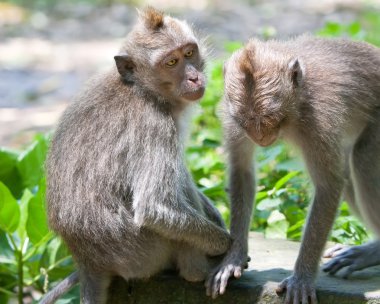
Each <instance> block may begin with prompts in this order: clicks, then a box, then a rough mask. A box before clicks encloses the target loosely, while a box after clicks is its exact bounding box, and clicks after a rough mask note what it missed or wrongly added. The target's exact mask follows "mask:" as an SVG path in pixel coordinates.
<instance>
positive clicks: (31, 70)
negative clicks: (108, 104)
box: [0, 0, 380, 147]
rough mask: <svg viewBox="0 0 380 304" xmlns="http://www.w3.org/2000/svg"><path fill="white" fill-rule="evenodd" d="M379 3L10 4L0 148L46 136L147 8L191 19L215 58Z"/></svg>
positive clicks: (0, 14) (4, 28)
mask: <svg viewBox="0 0 380 304" xmlns="http://www.w3.org/2000/svg"><path fill="white" fill-rule="evenodd" d="M379 3H380V1H379V0H375V1H361V0H308V1H303V0H268V1H267V0H235V1H229V0H196V1H195V0H157V1H149V0H67V1H54V0H13V1H6V2H0V145H6V146H9V147H19V146H20V145H22V144H25V143H27V142H28V141H30V140H31V138H32V137H33V134H34V133H35V131H46V130H49V129H50V128H51V126H52V125H54V123H55V121H56V120H57V117H58V116H59V114H60V113H61V112H62V110H63V109H64V108H65V106H66V104H67V103H68V102H70V100H71V99H72V96H73V95H74V94H75V93H76V92H77V91H78V89H79V88H80V87H81V85H82V84H83V82H84V81H85V80H86V79H87V78H88V77H89V76H90V75H91V74H93V73H94V72H96V71H98V70H100V69H102V68H104V67H106V66H109V65H110V64H112V60H113V55H114V54H116V53H117V51H118V48H119V45H120V42H121V40H122V38H123V37H124V36H125V35H126V33H128V30H129V29H130V27H131V25H132V24H133V22H134V20H135V18H136V14H137V13H136V8H138V7H143V6H145V5H147V4H150V5H154V6H155V7H157V8H159V9H162V10H163V11H165V12H167V13H170V14H172V15H173V16H177V17H180V18H184V19H186V20H188V21H189V22H190V23H192V24H194V26H195V28H197V29H198V30H199V32H201V34H203V35H207V36H208V42H209V44H210V45H211V46H212V48H213V50H214V51H213V53H212V54H213V56H214V57H220V56H222V55H223V52H224V50H225V44H226V42H227V41H246V40H247V39H248V38H249V37H252V36H259V37H263V38H270V37H276V38H286V37H289V36H294V35H298V34H301V33H304V32H311V33H314V32H315V31H317V30H319V29H321V28H322V27H323V26H324V25H325V24H326V23H327V22H329V23H339V24H350V23H353V22H356V21H359V22H360V23H363V22H364V23H365V22H367V21H366V18H368V17H367V15H368V13H371V14H376V13H377V14H378V13H379V10H378V9H379V5H380V4H379Z"/></svg>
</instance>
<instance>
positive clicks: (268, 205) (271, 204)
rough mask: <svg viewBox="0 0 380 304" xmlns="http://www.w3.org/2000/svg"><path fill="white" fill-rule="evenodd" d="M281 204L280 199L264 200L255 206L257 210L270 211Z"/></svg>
mask: <svg viewBox="0 0 380 304" xmlns="http://www.w3.org/2000/svg"><path fill="white" fill-rule="evenodd" d="M281 204H282V200H281V199H280V198H265V199H263V200H261V201H260V202H259V203H258V204H257V210H260V211H263V210H270V209H273V208H277V207H278V206H280V205H281Z"/></svg>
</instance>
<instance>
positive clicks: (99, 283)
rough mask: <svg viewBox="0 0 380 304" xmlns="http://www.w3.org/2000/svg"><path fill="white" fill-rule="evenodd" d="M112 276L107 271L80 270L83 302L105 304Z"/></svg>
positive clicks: (86, 303) (84, 303) (85, 303)
mask: <svg viewBox="0 0 380 304" xmlns="http://www.w3.org/2000/svg"><path fill="white" fill-rule="evenodd" d="M110 282H111V277H110V276H109V275H107V274H105V273H94V272H90V271H88V270H86V269H83V268H82V269H81V270H80V285H81V288H80V293H81V303H82V304H104V303H106V301H107V289H108V286H109V284H110Z"/></svg>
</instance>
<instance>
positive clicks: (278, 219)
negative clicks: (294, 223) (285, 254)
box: [265, 210, 289, 239]
mask: <svg viewBox="0 0 380 304" xmlns="http://www.w3.org/2000/svg"><path fill="white" fill-rule="evenodd" d="M288 227H289V223H288V222H287V221H286V219H285V215H283V214H282V213H281V212H279V211H278V210H274V211H272V213H271V214H270V216H269V218H268V227H267V228H266V229H265V237H267V238H271V239H286V232H287V230H288Z"/></svg>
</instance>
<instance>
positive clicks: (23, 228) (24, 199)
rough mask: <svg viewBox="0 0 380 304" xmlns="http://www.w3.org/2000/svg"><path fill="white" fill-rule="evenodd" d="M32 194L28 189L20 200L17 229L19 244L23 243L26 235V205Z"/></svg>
mask: <svg viewBox="0 0 380 304" xmlns="http://www.w3.org/2000/svg"><path fill="white" fill-rule="evenodd" d="M32 197H33V194H32V192H30V191H29V190H28V189H26V190H25V191H24V194H23V196H22V197H21V199H20V209H21V217H20V223H19V225H18V228H17V232H18V235H19V237H20V240H21V243H24V241H25V239H26V237H27V233H26V221H27V220H28V205H29V201H30V200H31V199H32Z"/></svg>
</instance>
